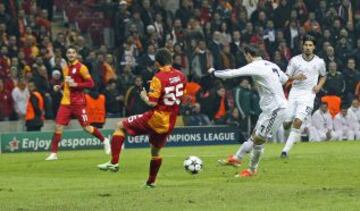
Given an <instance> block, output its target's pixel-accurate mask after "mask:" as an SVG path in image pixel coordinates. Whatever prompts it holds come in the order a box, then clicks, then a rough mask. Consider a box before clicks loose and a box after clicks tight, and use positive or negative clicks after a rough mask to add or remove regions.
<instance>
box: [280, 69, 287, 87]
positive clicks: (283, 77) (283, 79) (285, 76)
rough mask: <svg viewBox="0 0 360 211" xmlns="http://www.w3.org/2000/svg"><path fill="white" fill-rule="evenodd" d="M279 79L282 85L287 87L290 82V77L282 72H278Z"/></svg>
mask: <svg viewBox="0 0 360 211" xmlns="http://www.w3.org/2000/svg"><path fill="white" fill-rule="evenodd" d="M278 74H279V79H280V82H281V84H282V85H285V84H286V82H288V81H289V76H288V75H286V74H285V73H284V72H283V71H282V70H278Z"/></svg>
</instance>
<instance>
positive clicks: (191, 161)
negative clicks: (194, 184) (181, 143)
mask: <svg viewBox="0 0 360 211" xmlns="http://www.w3.org/2000/svg"><path fill="white" fill-rule="evenodd" d="M184 168H185V170H186V171H187V172H188V173H190V174H197V173H199V172H200V171H201V170H202V168H203V162H202V160H201V159H200V158H198V157H196V156H189V157H188V158H186V159H185V161H184Z"/></svg>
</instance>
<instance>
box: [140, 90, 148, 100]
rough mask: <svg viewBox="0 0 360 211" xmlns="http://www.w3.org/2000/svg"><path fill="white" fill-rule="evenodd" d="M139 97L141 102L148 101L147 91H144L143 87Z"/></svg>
mask: <svg viewBox="0 0 360 211" xmlns="http://www.w3.org/2000/svg"><path fill="white" fill-rule="evenodd" d="M140 97H141V99H142V100H144V101H146V100H147V99H148V96H147V91H146V89H145V87H143V89H142V90H141V92H140Z"/></svg>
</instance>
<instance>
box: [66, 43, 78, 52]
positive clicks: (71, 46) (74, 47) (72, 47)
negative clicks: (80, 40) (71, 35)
mask: <svg viewBox="0 0 360 211" xmlns="http://www.w3.org/2000/svg"><path fill="white" fill-rule="evenodd" d="M69 49H73V50H74V51H75V52H76V53H77V52H78V49H77V47H76V46H75V45H70V46H69V47H68V48H67V49H66V51H68V50H69Z"/></svg>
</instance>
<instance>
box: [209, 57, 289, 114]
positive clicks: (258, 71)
mask: <svg viewBox="0 0 360 211" xmlns="http://www.w3.org/2000/svg"><path fill="white" fill-rule="evenodd" d="M214 74H215V76H216V77H219V78H224V79H225V78H233V77H238V76H252V78H253V79H254V81H255V83H256V84H257V86H258V91H259V95H260V108H261V110H262V111H263V112H267V111H269V112H270V111H273V110H275V109H278V108H286V107H287V101H286V98H285V95H284V91H283V87H282V84H285V83H286V81H287V80H288V77H287V75H286V74H285V73H283V72H282V71H281V69H280V68H279V66H277V65H276V64H274V63H272V62H269V61H267V60H263V59H259V60H255V61H253V62H251V63H249V64H247V65H246V66H244V67H241V68H238V69H227V70H216V71H215V72H214Z"/></svg>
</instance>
